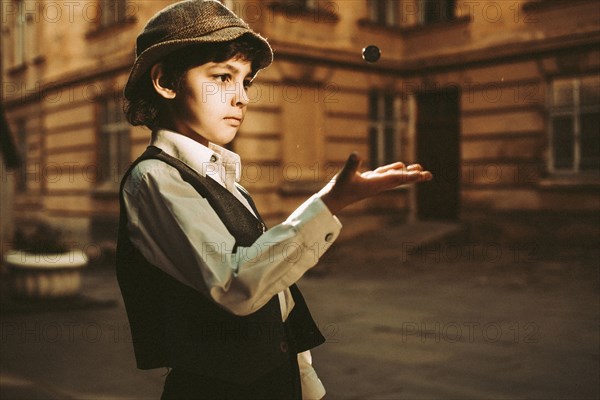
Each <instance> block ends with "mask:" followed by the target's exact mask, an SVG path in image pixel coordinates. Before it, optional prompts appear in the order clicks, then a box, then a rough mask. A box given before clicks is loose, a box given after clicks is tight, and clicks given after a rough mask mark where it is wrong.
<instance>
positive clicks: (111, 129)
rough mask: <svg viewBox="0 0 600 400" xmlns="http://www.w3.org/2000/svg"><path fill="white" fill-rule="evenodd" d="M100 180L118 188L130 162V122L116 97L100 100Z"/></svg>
mask: <svg viewBox="0 0 600 400" xmlns="http://www.w3.org/2000/svg"><path fill="white" fill-rule="evenodd" d="M98 142H99V147H98V163H99V165H98V173H99V176H98V180H99V181H100V183H102V184H103V185H104V186H106V187H107V188H116V187H118V185H119V182H120V181H121V177H122V176H123V174H124V173H125V171H126V169H127V167H128V166H129V162H130V154H131V143H130V137H129V124H128V123H127V120H126V119H125V115H124V113H123V111H122V109H121V102H120V100H117V98H116V96H115V97H109V98H103V99H101V100H100V129H99V140H98Z"/></svg>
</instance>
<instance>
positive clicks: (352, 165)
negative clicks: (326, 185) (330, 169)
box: [336, 151, 362, 183]
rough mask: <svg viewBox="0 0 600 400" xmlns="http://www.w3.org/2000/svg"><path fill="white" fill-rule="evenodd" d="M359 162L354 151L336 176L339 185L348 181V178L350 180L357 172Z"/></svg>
mask: <svg viewBox="0 0 600 400" xmlns="http://www.w3.org/2000/svg"><path fill="white" fill-rule="evenodd" d="M361 161H362V160H361V159H360V157H359V156H358V154H357V153H356V152H355V151H353V152H352V154H350V156H349V157H348V160H347V161H346V164H345V165H344V168H342V170H341V171H340V173H339V174H338V176H337V179H336V180H337V181H338V182H340V183H341V182H345V181H348V180H350V178H352V176H354V174H356V171H358V167H360V163H361Z"/></svg>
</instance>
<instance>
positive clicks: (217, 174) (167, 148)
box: [150, 129, 241, 190]
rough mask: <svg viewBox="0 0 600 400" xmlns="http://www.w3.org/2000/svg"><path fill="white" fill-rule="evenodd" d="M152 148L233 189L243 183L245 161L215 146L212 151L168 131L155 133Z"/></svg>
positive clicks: (162, 130)
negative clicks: (236, 184)
mask: <svg viewBox="0 0 600 400" xmlns="http://www.w3.org/2000/svg"><path fill="white" fill-rule="evenodd" d="M150 144H151V145H152V146H156V147H158V148H160V149H161V150H162V151H164V152H165V153H167V154H168V155H170V156H172V157H175V158H177V159H178V160H180V161H182V162H184V163H185V164H187V165H188V166H189V167H190V168H192V169H194V170H195V171H196V172H198V173H199V174H200V175H202V176H209V177H211V178H213V179H214V180H216V181H217V182H219V183H221V184H222V185H224V186H225V187H226V188H227V189H230V190H231V188H232V187H233V186H234V185H235V182H239V180H240V175H241V160H240V156H239V155H237V154H236V153H234V152H232V151H230V150H227V149H225V148H223V147H221V146H218V145H216V144H214V143H209V145H208V147H206V146H204V145H202V144H200V143H198V142H196V141H194V140H192V139H190V138H188V137H186V136H184V135H182V134H179V133H177V132H173V131H169V130H167V129H157V130H155V131H153V132H152V139H151V141H150Z"/></svg>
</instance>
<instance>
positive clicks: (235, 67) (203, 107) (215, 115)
mask: <svg viewBox="0 0 600 400" xmlns="http://www.w3.org/2000/svg"><path fill="white" fill-rule="evenodd" d="M251 80H252V66H251V63H250V62H249V61H245V60H242V59H239V58H232V59H229V60H227V61H223V62H219V63H215V62H208V63H206V64H202V65H200V66H197V67H194V68H192V69H190V70H188V71H187V72H186V73H185V74H184V76H183V80H182V84H181V88H180V89H179V91H178V92H177V93H176V96H175V98H174V99H173V102H172V107H171V117H172V122H173V125H174V128H175V129H176V130H177V131H178V132H180V133H182V134H184V135H186V136H189V137H191V138H193V139H195V140H197V141H199V142H200V143H202V144H204V145H207V144H208V142H212V143H215V144H218V145H220V146H222V145H225V144H227V143H229V142H231V141H232V140H233V138H234V137H235V135H236V133H237V131H238V129H239V128H240V125H241V124H242V121H243V120H244V116H245V114H246V108H247V105H248V95H247V93H246V89H247V87H248V86H249V84H250V82H251Z"/></svg>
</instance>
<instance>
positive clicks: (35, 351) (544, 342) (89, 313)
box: [0, 230, 600, 400]
mask: <svg viewBox="0 0 600 400" xmlns="http://www.w3.org/2000/svg"><path fill="white" fill-rule="evenodd" d="M401 234H405V232H404V233H401V232H397V231H394V230H389V231H386V232H384V233H379V234H377V235H373V234H371V235H369V234H364V235H362V236H361V237H360V238H357V239H354V240H351V241H346V242H345V243H341V244H336V247H335V248H334V249H333V251H332V252H331V253H330V254H329V255H328V256H327V257H326V258H325V259H324V260H323V263H322V264H321V265H319V266H318V267H317V269H316V270H315V271H314V273H312V274H310V276H307V277H305V278H303V279H302V281H301V282H300V286H301V288H302V289H303V292H304V293H305V296H306V297H307V300H308V302H309V304H310V305H311V309H312V310H313V314H314V315H315V318H316V319H317V321H318V323H319V324H320V326H321V329H322V331H323V332H324V334H325V336H326V337H327V339H328V340H327V343H326V344H325V345H323V346H321V347H319V348H317V349H315V351H314V362H315V365H316V368H317V370H318V372H319V374H320V376H321V378H322V380H323V381H324V383H325V385H326V387H327V388H328V391H329V393H328V397H327V398H328V399H490V400H491V399H494V400H495V399H568V400H571V399H598V398H599V397H600V392H599V387H600V378H599V377H600V348H599V346H600V340H599V338H600V336H599V321H600V316H599V311H598V310H599V309H600V308H599V305H600V303H599V299H600V298H599V294H600V285H599V275H598V251H597V250H587V251H586V250H585V249H571V250H556V249H554V250H553V251H552V254H550V252H549V251H548V250H542V249H540V248H539V247H538V246H537V245H536V244H535V243H522V244H518V245H512V246H509V245H501V244H497V243H493V242H485V241H481V242H473V241H467V242H465V243H463V244H462V245H461V246H458V245H452V244H437V245H431V246H429V247H428V248H427V249H426V250H424V251H421V252H414V248H415V242H411V241H406V240H405V241H402V240H400V239H399V238H400V237H406V236H401ZM411 253H412V254H411ZM84 284H85V296H86V297H85V298H84V299H83V300H80V301H79V302H74V303H72V304H70V306H69V307H67V308H66V309H55V310H47V309H46V310H43V309H42V308H41V307H39V306H37V305H22V304H15V303H14V302H11V301H7V300H5V301H4V302H3V303H2V321H1V324H0V327H1V332H0V350H1V353H0V399H1V400H11V399H25V400H29V399H77V400H79V399H114V400H120V399H157V398H159V396H160V392H161V387H162V381H163V378H162V376H161V375H162V374H163V373H164V371H162V370H158V371H146V372H144V371H137V370H136V369H135V367H134V364H133V354H132V350H131V344H130V343H129V341H130V338H129V333H128V329H127V323H126V318H125V314H124V310H123V306H122V303H121V300H120V296H119V293H118V290H117V287H116V281H115V278H114V275H113V274H112V272H111V269H110V268H96V269H91V270H89V271H88V272H87V273H86V276H85V282H84ZM50 308H52V307H50ZM54 308H56V306H55V307H54Z"/></svg>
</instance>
